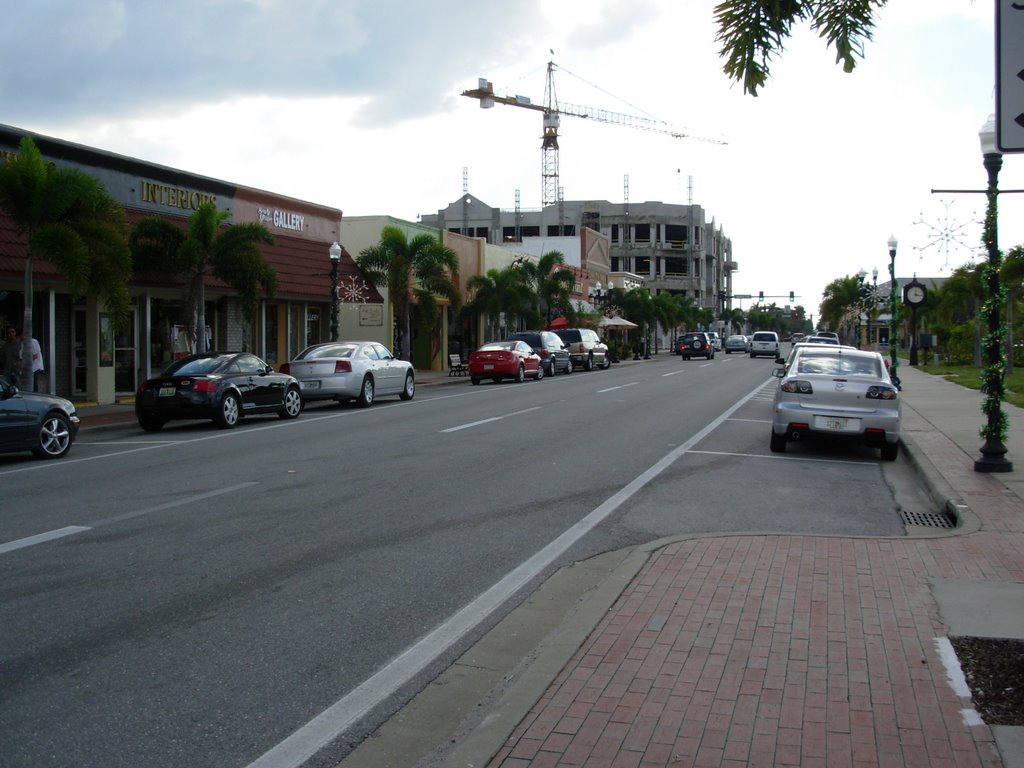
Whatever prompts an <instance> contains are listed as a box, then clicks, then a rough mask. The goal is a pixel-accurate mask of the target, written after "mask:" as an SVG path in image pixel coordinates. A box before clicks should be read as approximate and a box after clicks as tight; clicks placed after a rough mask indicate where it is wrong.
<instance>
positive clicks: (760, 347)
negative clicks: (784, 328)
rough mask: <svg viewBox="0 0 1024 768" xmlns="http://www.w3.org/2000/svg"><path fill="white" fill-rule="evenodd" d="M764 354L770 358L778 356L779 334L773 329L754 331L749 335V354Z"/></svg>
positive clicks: (752, 355)
mask: <svg viewBox="0 0 1024 768" xmlns="http://www.w3.org/2000/svg"><path fill="white" fill-rule="evenodd" d="M759 355H766V356H768V357H770V358H772V360H774V359H775V358H777V357H778V356H779V334H777V333H776V332H775V331H755V332H754V335H753V336H751V337H750V356H751V357H758V356H759Z"/></svg>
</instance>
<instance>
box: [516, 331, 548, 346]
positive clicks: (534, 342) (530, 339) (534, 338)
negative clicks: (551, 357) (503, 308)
mask: <svg viewBox="0 0 1024 768" xmlns="http://www.w3.org/2000/svg"><path fill="white" fill-rule="evenodd" d="M509 338H510V339H520V340H522V341H525V342H526V343H527V344H529V345H530V346H531V347H540V346H543V342H542V340H541V336H540V334H539V333H513V334H512V335H511V336H509Z"/></svg>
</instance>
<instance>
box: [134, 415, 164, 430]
mask: <svg viewBox="0 0 1024 768" xmlns="http://www.w3.org/2000/svg"><path fill="white" fill-rule="evenodd" d="M166 423H167V422H165V421H164V420H163V419H161V418H158V417H156V416H139V426H140V427H142V429H143V431H145V432H159V431H160V430H161V429H163V428H164V424H166Z"/></svg>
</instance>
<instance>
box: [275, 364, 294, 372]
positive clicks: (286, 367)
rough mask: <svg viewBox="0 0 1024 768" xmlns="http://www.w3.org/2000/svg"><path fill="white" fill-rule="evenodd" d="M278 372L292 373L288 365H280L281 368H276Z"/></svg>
mask: <svg viewBox="0 0 1024 768" xmlns="http://www.w3.org/2000/svg"><path fill="white" fill-rule="evenodd" d="M278 371H279V372H280V373H291V372H292V367H291V366H290V365H288V363H281V367H280V368H278Z"/></svg>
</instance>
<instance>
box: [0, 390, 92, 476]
mask: <svg viewBox="0 0 1024 768" xmlns="http://www.w3.org/2000/svg"><path fill="white" fill-rule="evenodd" d="M78 424H79V419H78V413H77V411H76V410H75V404H74V403H72V402H71V401H70V400H65V399H64V398H63V397H55V396H54V395H46V394H43V393H42V392H22V391H20V390H19V389H18V388H17V387H16V386H14V385H13V384H11V383H9V382H7V381H4V380H3V379H0V452H3V453H11V452H13V451H32V453H34V454H35V455H36V456H37V457H39V458H40V459H59V458H60V457H61V456H64V455H65V454H66V453H67V452H68V451H69V450H71V444H72V443H73V442H75V436H76V435H77V434H78Z"/></svg>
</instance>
